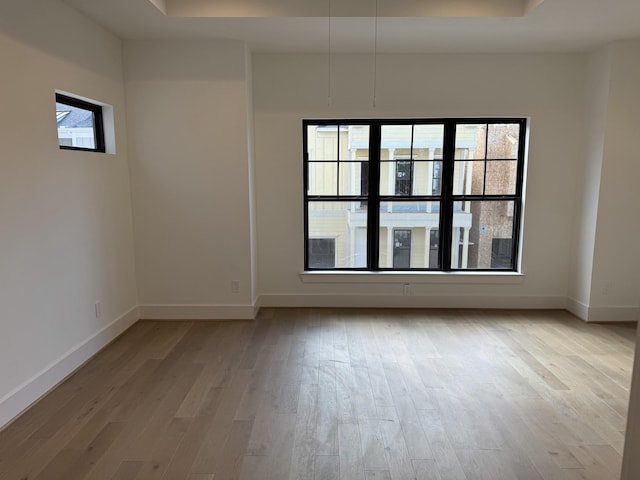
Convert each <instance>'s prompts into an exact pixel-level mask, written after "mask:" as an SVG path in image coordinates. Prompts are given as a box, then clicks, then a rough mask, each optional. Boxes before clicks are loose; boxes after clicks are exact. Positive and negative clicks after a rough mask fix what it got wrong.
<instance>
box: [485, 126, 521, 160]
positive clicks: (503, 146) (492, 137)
mask: <svg viewBox="0 0 640 480" xmlns="http://www.w3.org/2000/svg"><path fill="white" fill-rule="evenodd" d="M488 128H489V133H488V138H487V143H488V145H487V158H512V159H516V158H518V146H519V143H518V139H519V138H520V125H518V124H517V123H490V124H489V127H488Z"/></svg>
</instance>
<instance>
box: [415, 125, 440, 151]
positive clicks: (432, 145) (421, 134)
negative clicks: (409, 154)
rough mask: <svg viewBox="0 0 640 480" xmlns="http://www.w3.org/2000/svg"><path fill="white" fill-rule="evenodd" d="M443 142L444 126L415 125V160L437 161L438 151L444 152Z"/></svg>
mask: <svg viewBox="0 0 640 480" xmlns="http://www.w3.org/2000/svg"><path fill="white" fill-rule="evenodd" d="M443 142H444V125H437V124H436V125H415V126H414V127H413V159H414V160H434V159H436V151H439V152H442V144H443Z"/></svg>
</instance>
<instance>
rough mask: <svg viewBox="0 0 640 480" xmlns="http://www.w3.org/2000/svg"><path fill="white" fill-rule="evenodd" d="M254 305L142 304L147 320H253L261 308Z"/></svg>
mask: <svg viewBox="0 0 640 480" xmlns="http://www.w3.org/2000/svg"><path fill="white" fill-rule="evenodd" d="M259 308H260V307H259V300H258V301H257V302H256V303H255V304H253V305H140V318H142V319H145V320H253V319H255V318H256V314H257V313H258V309H259Z"/></svg>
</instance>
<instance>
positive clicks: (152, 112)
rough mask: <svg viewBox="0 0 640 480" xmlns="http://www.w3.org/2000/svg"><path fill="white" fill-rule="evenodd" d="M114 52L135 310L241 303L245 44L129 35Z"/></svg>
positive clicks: (247, 223)
mask: <svg viewBox="0 0 640 480" xmlns="http://www.w3.org/2000/svg"><path fill="white" fill-rule="evenodd" d="M124 57H125V85H126V95H127V114H128V125H129V134H130V159H131V160H130V162H131V175H132V192H133V207H134V229H135V239H136V260H137V273H138V289H139V292H140V303H141V304H142V305H143V311H142V315H143V316H145V311H146V312H148V313H149V315H148V316H154V317H158V316H162V314H161V313H159V309H160V310H161V309H162V308H163V306H167V307H172V308H174V309H175V308H182V307H184V308H187V309H188V308H191V307H195V308H205V309H207V310H206V313H203V315H204V316H208V317H211V316H212V315H213V316H215V309H216V308H217V307H220V308H223V307H224V312H223V313H221V314H223V315H228V314H229V308H231V309H233V308H235V307H237V308H238V309H240V310H242V312H245V311H246V310H243V309H245V307H247V306H250V305H252V291H251V213H250V194H249V189H250V182H249V160H248V159H249V133H248V115H249V111H250V109H249V105H248V101H249V100H248V91H247V78H246V68H247V66H246V51H245V46H244V44H243V43H239V42H217V41H207V40H203V41H198V40H196V41H131V42H126V43H125V49H124ZM235 281H237V282H239V284H238V292H237V293H234V292H233V291H232V282H235ZM144 306H149V307H153V308H154V310H153V311H152V310H151V309H145V307H144ZM240 310H239V311H240ZM167 311H168V310H167ZM203 312H204V310H203ZM176 315H177V316H182V314H181V313H180V312H179V311H178V312H177V313H176ZM168 316H174V315H173V314H172V315H168ZM240 316H244V313H243V314H242V315H240Z"/></svg>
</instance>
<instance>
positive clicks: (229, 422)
mask: <svg viewBox="0 0 640 480" xmlns="http://www.w3.org/2000/svg"><path fill="white" fill-rule="evenodd" d="M634 338H635V328H633V327H630V326H624V325H613V326H605V325H589V324H585V323H583V322H581V321H579V320H577V319H575V318H574V317H572V316H571V315H569V314H568V313H566V312H560V311H553V312H549V311H533V312H531V311H526V312H525V311H475V310H474V311H472V310H406V311H405V310H401V311H398V310H338V309H267V310H262V311H261V313H260V315H259V318H258V319H257V320H256V321H254V322H251V321H229V322H194V321H185V322H154V321H141V322H139V323H137V324H136V325H134V326H133V327H132V328H131V329H130V330H129V331H127V332H126V333H125V334H124V335H123V336H121V337H120V338H119V339H117V340H116V341H115V342H113V343H112V344H111V345H110V346H108V347H107V348H106V349H104V350H103V351H102V352H100V353H99V354H98V355H97V356H96V357H95V358H94V359H92V360H91V361H90V362H89V363H87V364H86V365H85V366H84V367H83V368H82V369H80V370H79V371H78V372H77V373H76V374H75V375H73V376H72V377H71V378H69V379H68V380H67V381H65V382H64V383H63V384H61V385H60V386H59V387H58V388H56V389H55V390H54V391H52V392H51V393H50V394H49V395H48V396H46V397H45V398H44V399H42V400H41V401H40V402H39V403H38V404H36V405H35V406H34V407H33V408H31V409H30V410H29V411H27V412H26V413H25V414H24V415H22V416H21V417H20V418H19V419H18V420H16V421H15V422H14V423H12V424H11V425H10V426H8V427H7V428H6V429H5V430H4V431H2V432H0V479H2V480H5V479H6V480H57V479H60V480H83V479H90V480H101V479H105V480H142V479H158V480H160V479H166V480H229V479H241V480H257V479H259V480H287V479H291V480H294V479H295V480H332V479H337V480H409V479H414V480H476V479H477V480H502V479H504V480H577V479H584V480H613V479H616V478H619V471H620V466H621V454H622V449H623V441H624V429H625V422H626V412H627V402H628V395H629V384H630V378H631V368H632V360H633V351H634Z"/></svg>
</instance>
